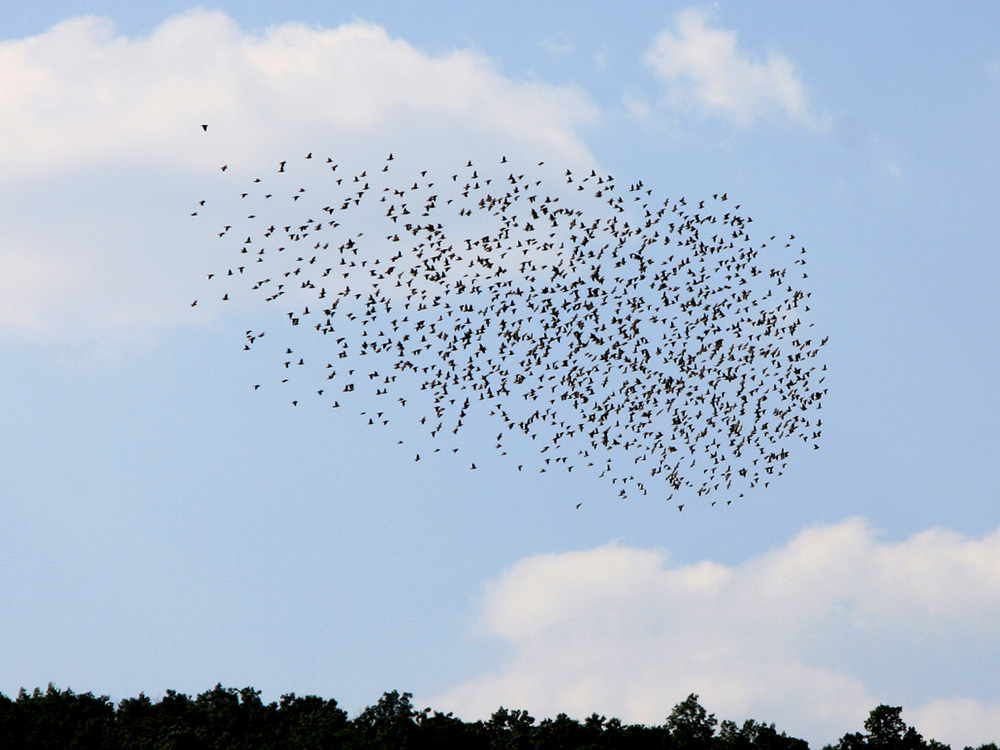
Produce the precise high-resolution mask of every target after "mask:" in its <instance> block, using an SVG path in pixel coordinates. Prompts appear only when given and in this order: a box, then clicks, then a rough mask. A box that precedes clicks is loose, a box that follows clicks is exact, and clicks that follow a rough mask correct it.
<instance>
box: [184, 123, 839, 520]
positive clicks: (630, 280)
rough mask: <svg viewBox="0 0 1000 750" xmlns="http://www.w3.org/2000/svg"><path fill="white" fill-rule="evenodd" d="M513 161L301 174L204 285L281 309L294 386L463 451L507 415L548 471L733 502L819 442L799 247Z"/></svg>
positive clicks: (723, 219) (594, 176) (619, 486)
mask: <svg viewBox="0 0 1000 750" xmlns="http://www.w3.org/2000/svg"><path fill="white" fill-rule="evenodd" d="M205 129H207V127H206V128H205ZM498 162H499V163H498V164H494V165H492V166H490V167H487V168H486V169H483V168H480V167H477V166H475V165H473V164H472V162H471V161H470V162H468V163H467V164H465V166H464V167H461V168H459V169H456V170H453V171H451V172H449V173H446V174H444V175H442V176H440V177H438V176H436V175H433V174H431V173H429V172H428V171H425V170H414V171H413V172H411V173H407V172H406V171H405V170H402V171H404V175H405V178H398V177H397V171H399V170H396V165H397V164H398V163H399V162H398V161H395V163H394V157H393V155H392V154H390V155H389V156H388V158H387V159H386V160H385V161H384V162H382V163H380V164H379V165H378V166H377V167H375V168H374V169H373V170H372V171H371V172H370V173H369V171H368V170H360V171H356V172H355V173H350V172H353V171H354V170H350V171H348V170H342V169H341V168H340V165H339V164H338V163H336V162H335V160H334V159H332V158H330V157H319V156H317V157H314V156H313V154H312V153H310V154H306V155H304V157H302V156H300V157H299V158H298V159H296V160H293V161H289V160H286V161H281V162H279V163H277V164H275V165H274V168H273V172H274V174H271V175H268V178H267V180H266V181H265V180H264V179H261V178H260V177H257V178H255V179H254V180H253V181H252V182H251V183H250V184H248V185H247V186H245V187H244V188H242V190H241V191H240V193H239V194H240V199H239V200H240V201H246V203H245V204H244V205H246V206H251V205H253V206H255V208H253V209H251V210H253V211H254V213H249V214H246V219H243V218H242V216H241V217H240V218H239V219H231V220H230V221H229V223H226V224H224V225H222V226H221V227H220V228H219V237H220V238H221V239H222V241H223V242H224V243H225V249H226V252H227V253H228V254H229V258H230V259H229V261H228V262H227V263H226V268H225V270H221V271H219V272H216V273H213V274H209V275H208V276H209V279H214V281H212V282H211V283H212V284H216V283H226V282H228V283H229V284H233V283H236V284H237V286H227V287H226V289H220V290H218V296H217V299H218V298H221V300H222V301H230V300H233V299H236V298H237V297H239V296H240V295H241V294H249V295H250V296H253V295H256V296H259V297H260V298H261V299H263V300H264V301H265V302H267V303H270V304H272V305H276V306H284V309H283V313H284V315H283V316H282V318H279V319H283V320H284V321H285V324H284V325H283V326H282V330H284V331H285V333H286V334H287V335H286V337H285V338H282V339H281V340H280V341H279V342H277V343H276V344H275V341H274V339H275V338H276V337H275V336H274V335H272V336H271V338H270V339H268V341H269V342H270V343H271V344H272V350H273V351H274V352H275V353H276V354H280V360H278V361H277V362H278V363H277V369H278V370H279V374H280V377H279V378H276V380H280V381H281V383H284V384H287V383H290V382H292V381H293V380H294V375H296V374H304V373H305V372H307V371H311V372H313V373H315V374H316V375H317V376H318V375H319V372H321V373H322V377H321V378H318V380H319V382H318V383H314V385H313V388H312V390H311V393H314V394H315V395H316V396H317V397H319V398H321V399H328V400H329V402H330V405H331V406H332V407H334V408H340V407H341V405H342V403H343V405H344V406H345V407H347V406H349V405H351V404H354V405H355V406H358V405H360V406H364V407H365V408H364V410H362V411H361V412H360V414H361V416H362V420H365V419H366V420H367V422H368V423H369V424H372V425H388V424H390V422H391V421H393V420H395V419H396V418H397V415H402V414H407V415H411V416H413V418H414V425H416V424H419V425H420V426H421V427H422V428H423V429H424V430H426V431H427V432H428V433H429V435H430V436H431V438H449V439H452V440H454V441H455V443H456V444H455V445H454V446H453V447H452V446H444V447H445V449H446V450H447V449H448V448H449V447H450V450H451V451H453V452H457V451H458V449H459V445H458V444H457V442H458V438H457V437H456V436H457V435H458V434H459V432H460V430H461V428H462V427H463V426H467V425H469V424H477V425H481V423H482V420H483V419H485V418H486V415H487V414H488V415H489V417H491V418H493V419H494V420H496V421H495V429H496V430H497V435H496V440H495V441H491V442H495V444H496V448H497V449H498V450H499V451H500V452H502V453H505V454H506V453H507V450H506V448H507V447H508V441H510V440H512V439H514V438H515V436H523V437H517V439H518V440H520V441H521V448H524V447H525V446H528V447H529V449H530V451H529V452H530V454H531V455H533V456H534V457H535V458H534V459H533V460H534V463H533V464H530V463H529V465H528V466H527V468H528V469H529V470H536V471H541V472H546V471H554V470H557V469H558V470H565V471H573V469H575V468H577V467H580V470H581V471H583V470H591V471H594V472H595V473H596V474H598V475H599V477H601V478H605V479H607V480H609V481H610V483H611V484H612V485H614V490H615V491H617V493H618V494H619V495H620V496H621V497H628V496H630V495H632V494H633V493H638V494H641V495H646V494H649V493H650V492H654V493H659V494H661V495H662V496H664V497H666V499H668V500H669V499H671V498H673V497H674V496H675V495H678V500H683V499H684V496H685V495H689V494H690V493H695V494H697V495H709V494H711V493H714V492H720V491H721V492H724V493H725V494H724V495H723V497H724V498H726V502H727V503H729V502H732V500H733V499H734V497H736V496H737V495H736V494H735V493H736V492H738V491H740V490H743V491H745V490H748V489H750V488H753V487H757V486H763V485H767V484H768V483H769V482H770V481H771V479H772V477H773V476H777V475H780V474H781V473H782V471H783V469H784V468H785V466H786V464H787V460H788V458H789V449H790V448H791V447H792V446H793V445H797V444H800V443H805V447H807V448H808V447H812V448H816V447H818V443H817V442H816V441H817V440H818V438H819V437H820V428H821V424H822V423H821V420H820V419H819V418H818V415H817V411H818V410H819V409H820V408H821V406H822V403H821V401H822V397H823V395H824V393H825V392H826V389H825V388H824V387H823V382H824V373H823V371H824V370H825V369H826V367H825V365H824V366H820V365H819V364H818V363H817V354H818V353H819V351H820V349H821V347H822V345H823V344H825V343H826V340H825V339H823V340H822V341H814V340H813V339H811V338H809V335H810V334H809V333H808V330H809V328H810V327H811V325H812V324H811V323H808V322H807V321H805V320H804V318H805V317H807V313H808V311H809V307H808V300H809V296H810V295H809V293H807V292H802V291H799V290H797V289H796V288H794V286H793V283H794V282H793V281H791V280H790V278H789V277H790V276H793V275H795V276H801V278H802V279H805V278H806V274H805V273H804V269H803V266H804V263H805V260H804V254H805V249H804V248H794V247H793V246H792V242H793V241H794V237H789V238H788V240H787V242H783V244H784V248H780V247H778V248H776V249H777V250H778V251H779V254H782V253H783V254H785V255H788V256H790V257H789V260H791V261H792V262H791V263H789V264H788V266H790V267H794V269H796V270H798V274H796V273H795V272H794V271H792V270H791V268H789V267H788V266H786V267H778V268H772V267H767V266H764V265H761V264H760V260H759V256H760V254H761V253H762V251H764V250H765V248H767V247H768V245H767V243H761V244H758V245H757V246H756V247H755V246H754V244H753V243H752V242H751V240H750V236H749V235H748V233H747V227H748V225H749V223H750V221H751V220H750V219H749V218H743V217H741V216H740V214H739V213H738V212H739V208H740V207H739V206H738V205H732V204H731V203H729V202H728V196H727V194H725V193H721V194H716V195H713V196H712V199H711V200H705V201H697V202H692V203H690V204H689V203H688V202H687V201H685V199H684V198H678V199H676V200H671V199H669V198H668V199H665V200H664V199H657V198H654V197H653V195H652V190H651V189H648V188H646V187H645V186H644V185H643V183H642V182H637V183H634V184H631V185H628V186H625V185H619V184H618V183H617V182H616V181H615V180H614V178H613V177H612V176H611V175H607V174H599V173H598V172H596V171H593V170H588V171H587V172H585V173H582V174H576V173H573V172H572V171H571V170H568V169H567V170H565V174H564V175H563V174H559V175H558V177H557V178H556V180H555V181H553V180H551V179H548V178H547V179H542V178H539V177H529V176H525V174H521V173H519V172H520V170H518V169H513V168H512V165H511V164H508V163H507V160H506V158H502V159H499V160H498ZM542 166H543V165H542V163H539V164H538V166H537V168H536V167H534V166H533V167H532V168H531V170H527V171H535V172H536V173H540V172H543V170H542V169H541V168H542ZM227 169H228V165H223V166H222V167H221V170H222V171H223V172H225V171H226V170H227ZM345 172H347V173H345ZM559 172H560V173H561V172H562V170H559ZM229 174H230V175H232V174H233V172H232V171H231V172H230V173H229ZM546 174H550V172H546ZM306 184H308V185H309V188H308V189H307V188H306V187H304V185H306ZM234 200H236V199H235V196H234ZM202 204H204V201H202ZM259 206H266V212H265V213H267V216H264V215H263V214H262V215H258V214H257V213H256V211H258V210H260V209H259V208H258V207H259ZM198 214H199V211H195V212H194V214H192V215H198ZM279 217H281V220H280V221H278V220H277V219H278V218H279ZM774 240H775V238H774V237H771V241H772V242H773V241H774ZM777 244H778V245H779V246H780V244H782V243H780V242H779V243H777ZM196 303H197V301H195V302H194V303H192V305H194V304H196ZM303 332H307V333H308V335H307V337H305V338H303V337H302V336H301V334H302V333H303ZM264 336H265V332H264V331H262V330H260V331H259V330H248V331H246V337H245V342H244V348H245V349H247V350H250V349H252V348H255V347H257V346H259V345H260V344H262V343H263V339H264ZM278 338H280V336H279V337H278ZM300 342H301V343H300ZM293 346H294V348H293ZM309 365H312V366H314V369H312V370H310V369H309V367H308V366H309ZM317 365H318V367H317ZM317 371H319V372H317ZM316 385H319V387H318V388H316V387H315V386H316ZM253 387H254V389H258V388H260V387H261V385H260V384H256V385H254V386H253ZM291 395H294V394H293V393H291V392H290V396H291ZM300 400H301V398H296V399H292V400H291V403H292V404H293V405H297V404H298V403H300ZM373 404H374V405H375V406H374V407H373V406H372V405H373ZM408 404H409V406H407V405H408ZM490 434H491V435H492V434H493V433H492V431H491V432H490ZM400 442H402V441H400ZM421 445H422V446H423V448H422V449H423V451H424V452H425V454H426V453H427V452H428V451H431V450H433V451H440V450H441V449H442V446H441V445H440V443H439V442H434V443H432V445H435V446H436V447H433V448H432V447H430V445H428V444H424V443H421ZM522 454H524V451H523V450H520V451H518V455H522ZM413 460H416V461H419V460H420V452H419V449H418V452H416V453H415V455H414V459H413ZM520 460H521V461H524V459H520ZM470 468H472V469H475V468H476V465H475V463H472V464H471V466H470ZM525 468H526V464H525V463H518V464H517V470H518V471H524V470H525ZM742 494H743V493H742V492H740V493H739V495H738V496H742ZM712 504H713V505H714V504H715V502H714V501H713V502H712ZM577 507H579V505H577ZM678 507H679V508H683V507H684V505H683V503H681V502H679V503H678Z"/></svg>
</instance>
